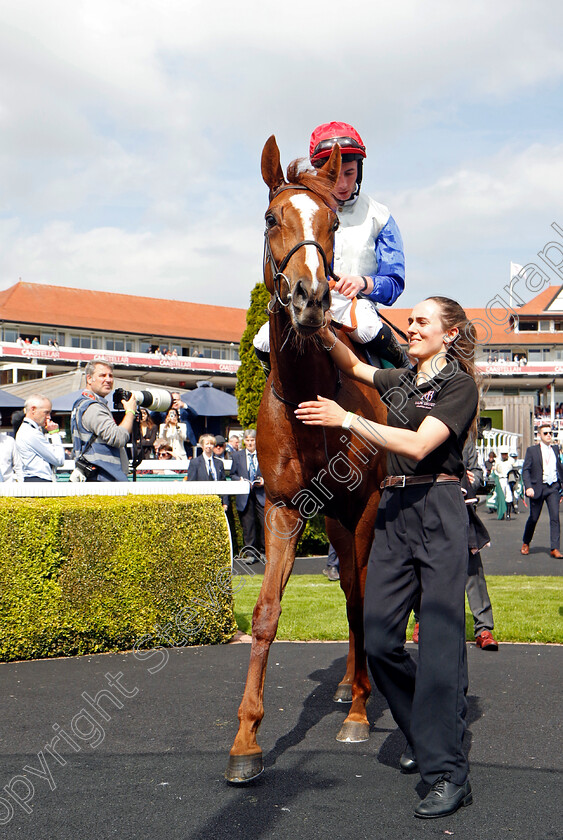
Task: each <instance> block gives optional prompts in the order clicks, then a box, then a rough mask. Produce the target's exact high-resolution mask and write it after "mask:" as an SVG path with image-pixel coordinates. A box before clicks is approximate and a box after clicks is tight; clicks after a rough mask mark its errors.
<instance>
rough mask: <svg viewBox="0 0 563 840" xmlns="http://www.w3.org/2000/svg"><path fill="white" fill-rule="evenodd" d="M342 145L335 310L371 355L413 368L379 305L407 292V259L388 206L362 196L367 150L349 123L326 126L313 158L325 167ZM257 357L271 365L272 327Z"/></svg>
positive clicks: (261, 337) (263, 332)
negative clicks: (385, 321) (376, 305)
mask: <svg viewBox="0 0 563 840" xmlns="http://www.w3.org/2000/svg"><path fill="white" fill-rule="evenodd" d="M335 143H338V145H339V146H340V149H341V151H342V168H341V170H340V175H339V178H338V181H337V183H336V186H335V189H334V195H335V198H336V200H337V201H338V205H339V206H338V210H337V214H338V219H339V227H338V230H337V231H336V233H335V237H334V262H333V269H334V273H335V274H336V275H337V277H339V278H340V279H339V280H338V282H337V283H335V284H334V286H333V288H332V291H331V301H332V302H331V306H330V311H331V314H332V320H333V321H335V322H337V324H339V325H340V326H341V327H342V328H343V329H344V330H345V332H347V333H348V334H349V336H350V338H351V339H352V340H353V341H355V342H357V343H358V344H363V345H364V349H365V350H366V353H367V355H368V358H369V357H371V356H377V357H379V358H380V359H385V360H387V361H389V362H391V364H393V365H394V366H395V367H403V366H405V365H407V366H408V364H409V362H408V359H407V357H406V354H405V353H404V351H403V350H402V349H401V347H400V346H399V345H398V343H397V341H396V339H395V338H394V336H393V334H392V332H391V330H390V329H389V327H388V326H387V325H386V324H383V323H382V321H381V319H380V317H379V315H378V313H377V309H376V308H375V305H374V304H377V303H382V304H384V305H385V306H391V305H392V304H393V303H394V302H395V301H396V300H397V298H398V297H399V295H400V294H401V293H402V292H403V290H404V288H405V258H404V254H403V242H402V239H401V234H400V232H399V228H398V227H397V223H396V222H395V220H394V219H393V217H392V216H391V214H390V213H389V210H388V209H387V207H385V206H384V205H383V204H379V203H378V202H377V201H374V200H373V198H371V197H370V196H368V195H365V194H364V193H362V194H360V187H361V183H362V174H363V162H364V158H365V157H366V149H365V146H364V143H363V141H362V138H361V137H360V135H359V134H358V132H357V131H356V129H355V128H353V126H351V125H348V123H343V122H331V123H326V124H324V125H320V126H318V127H317V128H315V130H314V131H313V133H312V135H311V139H310V142H309V157H310V161H311V163H312V165H313V166H314V167H315V168H320V167H321V166H323V164H324V163H326V161H327V159H328V158H329V157H330V154H331V152H332V149H333V146H334V145H335ZM254 347H255V350H256V355H257V356H258V358H259V359H260V361H261V362H262V363H264V362H266V361H269V359H268V354H269V350H270V342H269V324H268V323H267V322H266V324H264V325H263V326H262V327H261V329H260V330H259V331H258V333H257V334H256V336H255V337H254Z"/></svg>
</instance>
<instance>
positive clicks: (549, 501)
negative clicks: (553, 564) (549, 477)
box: [522, 481, 560, 551]
mask: <svg viewBox="0 0 563 840" xmlns="http://www.w3.org/2000/svg"><path fill="white" fill-rule="evenodd" d="M559 488H560V484H559V482H558V481H556V482H555V484H542V491H541V494H540V496H538V498H536V497H535V496H533V497H532V498H530V497H529V496H526V499H527V501H528V504H529V505H530V515H529V516H528V519H527V520H526V525H525V526H524V536H523V537H522V542H524V543H526V545H529V544H530V543H531V542H532V537H533V536H534V531H535V530H536V525H537V523H538V519H539V518H540V513H541V510H542V507H543V503H544V502H545V503H546V505H547V509H548V511H549V540H550V542H551V550H552V551H553V549H554V548H556V549H557V550H559V541H560V526H559Z"/></svg>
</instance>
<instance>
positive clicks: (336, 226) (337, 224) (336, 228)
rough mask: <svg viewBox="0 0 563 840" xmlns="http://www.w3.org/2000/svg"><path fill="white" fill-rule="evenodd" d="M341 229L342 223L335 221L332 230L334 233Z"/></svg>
mask: <svg viewBox="0 0 563 840" xmlns="http://www.w3.org/2000/svg"><path fill="white" fill-rule="evenodd" d="M339 227H340V222H339V221H338V219H335V220H334V224H333V226H332V230H333V232H334V231H335V230H338V228H339Z"/></svg>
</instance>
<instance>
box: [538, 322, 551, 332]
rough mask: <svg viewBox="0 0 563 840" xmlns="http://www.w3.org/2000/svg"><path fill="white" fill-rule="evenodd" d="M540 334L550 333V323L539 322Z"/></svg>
mask: <svg viewBox="0 0 563 840" xmlns="http://www.w3.org/2000/svg"><path fill="white" fill-rule="evenodd" d="M540 332H551V321H540Z"/></svg>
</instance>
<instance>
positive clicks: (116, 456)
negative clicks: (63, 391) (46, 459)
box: [70, 359, 137, 481]
mask: <svg viewBox="0 0 563 840" xmlns="http://www.w3.org/2000/svg"><path fill="white" fill-rule="evenodd" d="M85 373H86V386H87V387H86V390H85V391H83V392H82V396H81V397H79V399H78V400H77V401H76V402H75V403H74V405H73V407H72V414H71V418H70V428H71V431H72V442H73V446H74V458H75V460H76V461H78V462H79V461H82V466H81V464H80V463H77V469H78V471H79V472H80V473H82V474H83V475H85V476H86V478H80V477H77V478H76V480H78V481H84V480H88V481H127V473H128V471H129V461H128V458H127V453H126V450H125V446H126V444H127V442H128V441H129V438H130V436H131V432H132V430H133V421H134V419H135V413H136V410H137V400H136V398H135V396H131V397H130V399H128V400H122V405H123V408H124V410H125V416H124V417H123V420H122V421H121V423H119V425H118V424H117V423H116V422H115V420H114V419H113V416H112V413H111V410H110V408H109V406H108V404H107V402H106V398H107V397H108V396H109V394H110V393H111V391H112V390H113V365H112V364H111V363H109V362H106V361H105V360H104V359H92V361H90V362H88V364H87V365H86V369H85ZM84 462H86V463H84Z"/></svg>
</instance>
